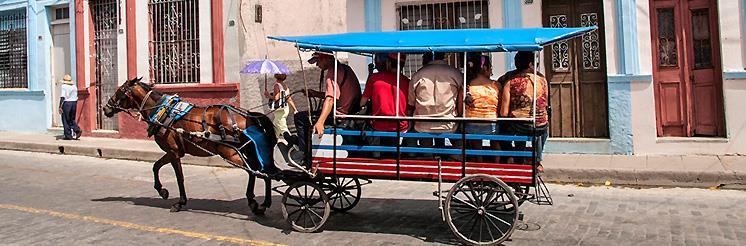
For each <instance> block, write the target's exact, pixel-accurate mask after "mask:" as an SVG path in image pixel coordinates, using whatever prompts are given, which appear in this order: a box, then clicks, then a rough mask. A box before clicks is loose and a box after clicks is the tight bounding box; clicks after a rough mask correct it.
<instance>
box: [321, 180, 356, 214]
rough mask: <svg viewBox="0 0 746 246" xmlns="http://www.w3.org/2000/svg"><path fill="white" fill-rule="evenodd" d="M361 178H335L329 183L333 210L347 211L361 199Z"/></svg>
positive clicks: (330, 201) (330, 202)
mask: <svg viewBox="0 0 746 246" xmlns="http://www.w3.org/2000/svg"><path fill="white" fill-rule="evenodd" d="M361 192H362V188H361V187H360V180H359V179H358V178H341V177H338V178H333V179H332V180H331V182H330V183H329V191H328V192H327V194H329V204H330V205H331V208H332V210H334V211H337V212H347V211H349V210H350V209H352V208H354V207H355V206H356V205H357V203H358V202H359V201H360V193H361Z"/></svg>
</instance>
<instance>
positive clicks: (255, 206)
mask: <svg viewBox="0 0 746 246" xmlns="http://www.w3.org/2000/svg"><path fill="white" fill-rule="evenodd" d="M249 209H251V213H253V214H254V215H262V214H264V210H266V208H264V207H262V206H259V203H257V202H256V201H254V200H249Z"/></svg>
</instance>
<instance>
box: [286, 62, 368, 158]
mask: <svg viewBox="0 0 746 246" xmlns="http://www.w3.org/2000/svg"><path fill="white" fill-rule="evenodd" d="M308 63H311V64H316V66H317V67H318V68H320V69H321V70H322V71H321V72H322V73H324V72H325V73H326V76H325V77H324V83H325V85H326V91H325V92H319V91H316V90H313V89H309V91H308V95H307V96H309V97H316V98H322V99H323V100H324V102H323V106H322V108H321V112H313V113H312V115H313V116H314V119H315V120H316V122H315V123H314V124H313V128H312V129H311V122H310V121H309V120H308V111H302V112H299V113H297V114H295V126H296V128H297V129H298V147H299V148H300V149H301V150H303V151H304V152H305V151H306V150H308V147H309V145H308V144H309V143H308V140H309V136H308V134H309V130H311V132H313V133H316V134H319V138H320V137H321V136H322V135H323V134H324V126H325V125H332V124H335V123H334V120H333V119H332V116H333V115H332V110H336V113H337V115H347V114H355V113H357V112H358V110H359V109H360V107H359V102H360V94H361V93H360V82H359V81H358V80H357V75H355V72H354V71H353V70H352V68H350V66H348V65H345V64H342V63H340V62H339V61H337V60H336V59H334V57H333V56H332V55H329V54H325V53H321V52H315V53H313V57H312V58H311V59H309V60H308ZM335 63H337V68H338V72H337V77H336V78H334V74H335V73H334V64H335ZM335 88H336V89H337V90H336V98H337V107H336V109H334V108H333V107H334V98H335V97H334V96H335V93H334V92H335ZM303 93H305V91H304V92H303ZM354 142H355V140H354V139H352V138H346V137H343V144H355V143H354ZM306 154H307V155H308V153H306Z"/></svg>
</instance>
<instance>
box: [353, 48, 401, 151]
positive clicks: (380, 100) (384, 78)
mask: <svg viewBox="0 0 746 246" xmlns="http://www.w3.org/2000/svg"><path fill="white" fill-rule="evenodd" d="M387 58H388V59H386V63H385V64H386V66H385V67H383V68H379V69H378V70H379V72H378V73H374V74H371V75H370V76H369V77H368V81H367V82H366V84H365V90H364V91H363V95H362V97H361V99H360V104H361V106H363V105H365V104H366V103H367V102H368V100H370V101H371V109H370V113H371V115H373V116H387V117H394V116H406V109H407V92H408V89H409V79H408V78H407V77H406V76H404V75H401V74H396V71H397V64H403V63H404V60H406V56H405V55H404V54H402V55H400V56H399V59H400V60H401V62H400V63H398V62H397V54H396V53H391V54H388V55H387ZM397 76H398V78H399V86H398V88H397V85H396V83H397ZM397 94H398V95H399V101H398V103H399V104H398V105H397V101H396V95H397ZM370 124H371V127H372V128H373V130H375V131H386V132H396V131H400V132H405V131H407V129H408V128H409V122H408V121H406V120H402V121H398V122H397V121H396V120H379V119H376V120H371V121H370ZM369 141H370V143H369V144H370V145H379V146H396V144H398V140H397V139H396V138H393V137H373V138H369ZM381 156H382V157H392V156H395V153H392V152H384V153H381Z"/></svg>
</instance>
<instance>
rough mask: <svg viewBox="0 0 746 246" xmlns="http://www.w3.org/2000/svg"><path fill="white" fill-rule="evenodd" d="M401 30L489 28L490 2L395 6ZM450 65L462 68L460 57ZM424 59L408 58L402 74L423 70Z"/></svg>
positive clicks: (452, 2) (454, 59)
mask: <svg viewBox="0 0 746 246" xmlns="http://www.w3.org/2000/svg"><path fill="white" fill-rule="evenodd" d="M396 11H397V13H398V18H399V19H398V20H397V23H398V25H397V27H398V28H399V30H402V31H404V30H435V29H471V28H489V27H490V22H489V1H427V2H414V3H400V4H397V5H396ZM450 57H451V58H450V59H448V63H449V64H450V65H453V66H455V67H460V66H461V64H463V61H460V60H459V58H460V56H459V55H452V56H450ZM422 62H423V60H422V56H419V55H410V56H407V59H406V62H405V64H404V69H402V70H403V74H404V75H406V76H408V77H411V76H412V74H414V73H415V72H416V71H417V70H419V69H420V68H421V67H422V65H423V64H422Z"/></svg>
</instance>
